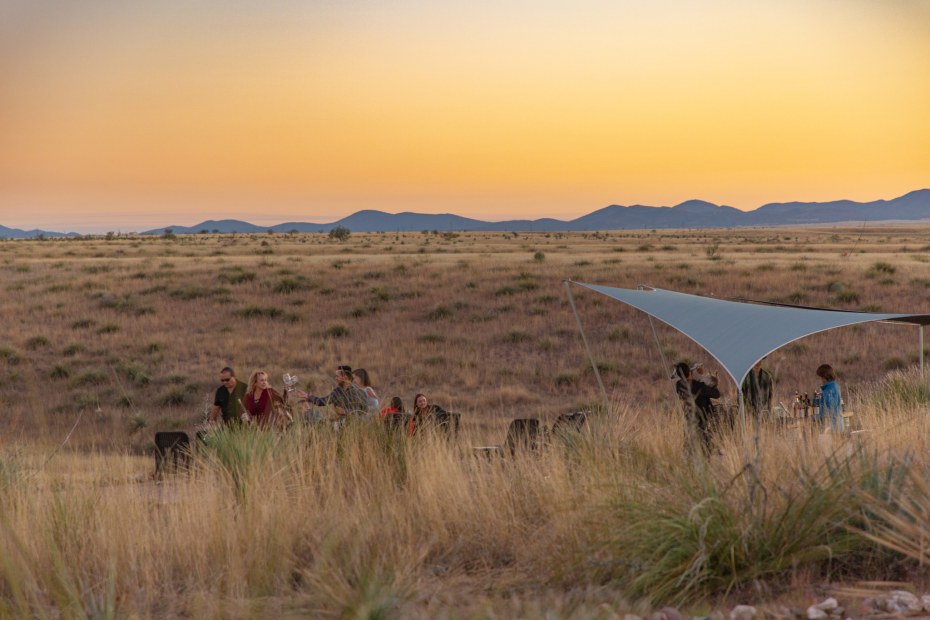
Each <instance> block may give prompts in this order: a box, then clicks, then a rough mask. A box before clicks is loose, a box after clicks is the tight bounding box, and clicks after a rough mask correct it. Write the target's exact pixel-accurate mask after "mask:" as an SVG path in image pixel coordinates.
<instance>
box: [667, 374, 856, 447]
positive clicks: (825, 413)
mask: <svg viewBox="0 0 930 620" xmlns="http://www.w3.org/2000/svg"><path fill="white" fill-rule="evenodd" d="M763 361H764V360H759V361H758V362H756V364H755V365H754V366H753V367H752V370H750V371H749V373H748V374H747V375H746V378H745V379H743V383H742V385H741V386H740V391H741V392H742V396H743V406H744V408H745V411H746V413H747V414H749V415H752V416H754V417H755V418H756V419H757V420H759V419H761V418H762V416H763V415H765V414H767V413H770V412H771V411H772V399H773V394H774V380H773V377H772V373H770V372H769V371H768V370H766V369H765V368H763V366H762V362H763ZM816 374H817V377H818V378H819V379H820V382H821V387H820V390H821V398H820V410H819V412H818V413H817V415H816V416H815V418H814V421H815V422H817V423H819V424H821V425H824V426H827V425H829V427H830V429H831V430H832V431H833V432H835V433H842V432H845V431H846V422H845V420H844V419H843V400H842V397H841V393H840V386H839V384H838V383H837V382H836V371H835V370H834V369H833V367H832V366H830V365H829V364H821V365H820V366H818V367H817V371H816ZM672 378H673V379H677V382H676V383H675V391H676V392H677V394H678V398H679V400H680V401H681V404H682V408H683V409H684V411H685V414H686V416H687V417H688V419H689V421H690V423H691V424H693V426H694V428H695V430H696V431H697V435H698V438H700V440H701V443H702V446H703V448H704V450H705V451H707V450H709V448H710V443H711V438H712V433H713V431H714V429H715V427H716V426H718V425H719V424H721V423H722V422H723V420H720V419H718V418H719V416H718V415H717V413H716V410H715V405H714V402H713V400H714V399H717V398H720V389H719V388H718V386H717V384H718V380H717V376H716V374H711V373H708V372H707V371H706V369H705V368H704V366H703V364H696V365H694V366H691V365H690V364H688V363H687V362H679V363H678V364H676V365H675V371H674V374H673V375H672Z"/></svg>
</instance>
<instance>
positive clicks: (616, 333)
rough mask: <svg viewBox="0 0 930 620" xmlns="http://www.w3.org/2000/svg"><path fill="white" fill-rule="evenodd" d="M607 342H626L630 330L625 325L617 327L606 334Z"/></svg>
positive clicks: (628, 338)
mask: <svg viewBox="0 0 930 620" xmlns="http://www.w3.org/2000/svg"><path fill="white" fill-rule="evenodd" d="M607 340H608V341H609V342H627V341H629V340H630V330H629V328H627V327H618V328H616V329H613V330H611V332H610V333H609V334H607Z"/></svg>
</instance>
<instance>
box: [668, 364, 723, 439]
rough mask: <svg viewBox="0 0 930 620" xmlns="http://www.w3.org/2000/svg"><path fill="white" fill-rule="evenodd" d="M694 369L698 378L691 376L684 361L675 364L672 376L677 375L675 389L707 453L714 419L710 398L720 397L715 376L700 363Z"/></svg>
mask: <svg viewBox="0 0 930 620" xmlns="http://www.w3.org/2000/svg"><path fill="white" fill-rule="evenodd" d="M694 369H695V370H697V371H698V372H699V377H698V378H695V377H694V376H693V373H692V368H691V367H690V366H688V364H687V363H686V362H678V363H677V364H676V365H675V375H674V376H675V377H678V381H677V382H676V383H675V391H676V392H677V393H678V398H679V400H680V401H681V404H682V407H683V409H684V411H685V415H686V416H687V417H688V421H689V424H693V425H694V427H695V429H696V430H697V433H698V436H699V437H700V439H701V446H702V448H703V449H704V453H705V454H709V453H710V443H711V431H712V428H711V427H712V425H713V421H714V403H713V402H712V401H711V399H713V398H720V390H718V389H717V377H716V376H714V375H711V374H708V373H707V372H706V371H704V367H703V366H702V365H700V364H698V365H697V366H695V367H694Z"/></svg>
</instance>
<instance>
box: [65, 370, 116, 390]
mask: <svg viewBox="0 0 930 620" xmlns="http://www.w3.org/2000/svg"><path fill="white" fill-rule="evenodd" d="M106 380H107V373H105V372H104V371H102V370H85V371H84V372H82V373H81V374H79V375H78V376H76V377H75V378H74V379H72V380H71V386H72V387H83V386H86V385H103V384H104V383H106Z"/></svg>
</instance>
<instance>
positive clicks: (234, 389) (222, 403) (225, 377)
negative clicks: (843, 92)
mask: <svg viewBox="0 0 930 620" xmlns="http://www.w3.org/2000/svg"><path fill="white" fill-rule="evenodd" d="M220 383H222V384H223V385H221V386H220V387H218V388H217V389H216V396H214V398H213V409H212V410H211V411H210V421H211V422H216V419H217V418H218V417H219V416H220V414H222V416H223V423H224V424H238V423H239V416H240V415H242V399H243V398H245V390H246V385H245V383H240V382H239V381H237V380H236V373H234V372H233V369H232V368H230V367H229V366H227V367H226V368H224V369H223V370H221V371H220Z"/></svg>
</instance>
